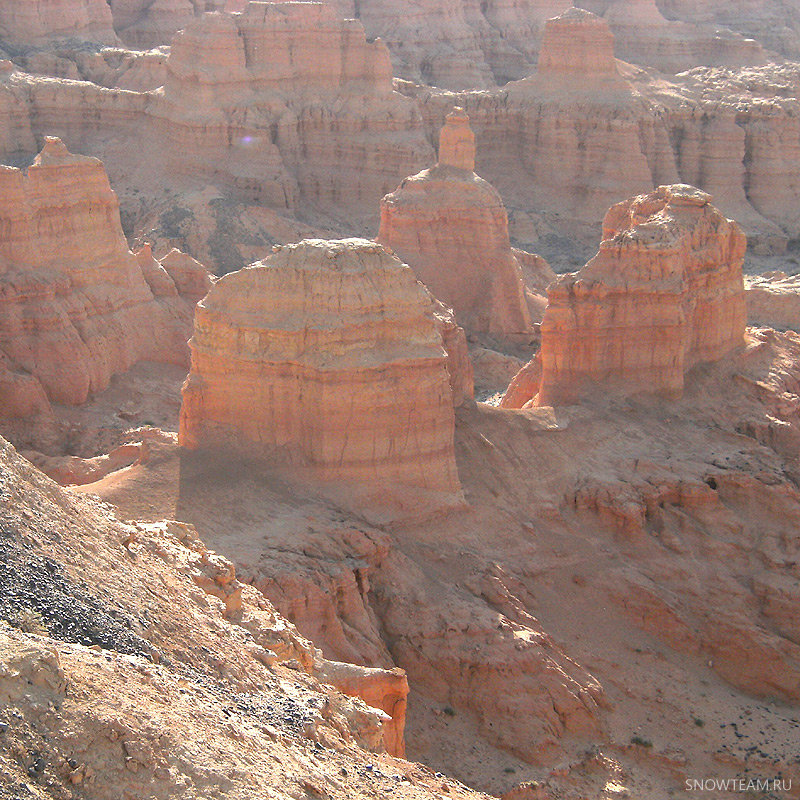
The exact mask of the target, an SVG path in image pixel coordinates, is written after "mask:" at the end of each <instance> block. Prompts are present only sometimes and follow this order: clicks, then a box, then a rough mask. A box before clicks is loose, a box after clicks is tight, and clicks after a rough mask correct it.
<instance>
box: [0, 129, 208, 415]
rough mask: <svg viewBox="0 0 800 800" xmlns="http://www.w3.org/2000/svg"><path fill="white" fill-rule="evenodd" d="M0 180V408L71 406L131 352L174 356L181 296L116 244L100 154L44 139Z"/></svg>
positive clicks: (185, 316)
mask: <svg viewBox="0 0 800 800" xmlns="http://www.w3.org/2000/svg"><path fill="white" fill-rule="evenodd" d="M0 185H2V188H3V191H2V196H3V201H2V205H1V206H0V226H2V230H3V237H2V240H0V307H1V308H2V314H0V354H2V358H1V359H0V368H1V369H2V372H1V373H0V375H2V376H3V377H2V378H0V385H2V387H3V389H2V398H1V399H2V402H0V416H19V415H27V414H28V413H31V412H36V411H41V410H43V409H44V408H46V407H47V402H46V401H47V400H50V401H54V402H59V403H69V404H76V403H82V402H84V401H85V400H86V399H87V397H88V396H89V395H90V394H92V393H94V392H97V391H99V390H102V389H104V388H105V387H106V386H107V385H108V383H109V380H110V378H111V376H112V375H113V374H114V373H116V372H121V371H124V370H126V369H128V368H129V367H131V366H132V365H133V364H134V363H136V362H137V361H139V360H142V359H148V360H155V361H168V362H172V363H178V364H182V363H186V360H187V356H188V353H187V350H186V345H185V340H186V336H187V334H188V333H189V331H190V330H191V307H192V303H191V300H190V301H188V302H187V301H186V300H184V299H183V298H182V297H181V296H179V292H178V290H177V288H176V286H175V282H174V281H173V280H172V279H171V278H170V277H169V275H168V274H167V272H166V271H165V270H163V268H161V267H160V265H159V264H157V262H154V261H153V260H152V256H151V257H150V259H151V261H153V264H152V265H149V264H147V263H144V267H143V264H142V260H137V258H136V257H135V256H134V255H133V253H131V252H130V250H129V249H128V245H127V243H126V241H125V237H124V235H123V233H122V228H121V225H120V219H119V203H118V201H117V197H116V195H115V194H114V192H113V191H112V189H111V187H110V185H109V182H108V177H107V175H106V172H105V169H104V168H103V164H102V162H100V161H98V160H97V159H95V158H89V157H86V156H75V155H72V154H71V153H69V152H68V151H67V149H66V147H65V146H64V144H63V143H62V142H61V141H60V140H59V139H54V138H49V139H47V141H46V143H45V146H44V148H43V149H42V152H41V153H40V154H39V156H38V157H37V158H36V160H35V161H34V163H33V165H32V166H31V167H30V168H29V169H28V170H27V172H24V171H22V170H19V169H15V168H12V167H0ZM151 267H152V268H151Z"/></svg>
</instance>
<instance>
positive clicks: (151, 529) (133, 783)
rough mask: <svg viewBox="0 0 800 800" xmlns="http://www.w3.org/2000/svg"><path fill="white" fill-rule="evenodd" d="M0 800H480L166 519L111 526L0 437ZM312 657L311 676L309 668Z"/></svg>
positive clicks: (103, 512)
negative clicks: (324, 667)
mask: <svg viewBox="0 0 800 800" xmlns="http://www.w3.org/2000/svg"><path fill="white" fill-rule="evenodd" d="M0 584H2V587H3V594H2V597H0V618H2V621H0V798H3V800H6V798H18V797H20V798H40V797H41V798H43V797H52V798H64V799H65V800H66V799H67V798H109V800H111V799H112V798H113V800H121V798H130V799H131V800H133V799H134V798H135V799H136V800H139V799H140V798H145V797H147V798H166V797H170V798H178V797H185V798H214V797H222V796H224V797H228V798H250V797H252V798H255V797H258V798H274V799H276V800H277V798H305V797H315V798H368V797H386V796H389V795H391V796H392V797H399V798H404V797H407V798H411V797H413V798H427V797H434V796H438V795H439V793H440V792H441V791H443V790H444V791H447V792H448V794H449V796H450V797H479V796H481V795H478V794H477V793H471V792H468V791H467V790H466V789H464V788H463V787H461V786H460V785H458V784H457V783H456V782H454V781H452V780H447V781H446V784H447V788H446V789H444V788H443V784H444V783H445V780H444V779H443V778H441V777H436V776H434V774H433V772H432V771H430V770H428V769H427V768H425V767H420V766H418V765H414V764H410V763H408V762H405V761H401V760H398V759H393V758H391V757H389V756H387V755H385V754H383V753H380V752H368V750H367V749H371V750H374V751H382V750H383V742H382V739H383V736H382V724H383V723H384V722H385V721H386V719H385V718H384V716H383V715H381V713H380V712H378V711H376V710H375V709H372V708H369V707H368V706H366V705H365V704H364V703H363V702H362V701H361V700H354V699H351V698H349V697H346V696H344V695H342V694H340V693H339V692H337V691H336V690H334V689H333V688H331V687H330V686H323V685H321V684H320V683H319V682H318V681H317V680H316V679H315V678H313V677H312V676H311V673H312V672H313V671H314V669H315V668H317V667H318V666H319V664H320V659H319V653H318V652H317V651H315V650H314V648H313V646H312V645H311V644H310V643H309V642H308V641H307V640H306V639H304V638H303V637H302V636H300V635H299V634H298V633H297V631H296V629H295V628H294V627H293V626H292V625H290V624H289V623H287V622H286V621H285V620H284V619H283V618H282V617H280V616H279V615H277V614H276V612H275V611H274V609H273V607H272V606H271V605H270V604H269V603H268V602H267V601H265V600H264V599H263V597H262V596H261V595H260V594H259V593H257V592H256V590H254V589H252V588H251V587H249V586H242V585H241V584H239V583H238V581H237V580H236V578H235V576H234V570H233V566H232V565H231V564H230V563H229V562H228V561H226V560H225V559H223V558H221V557H219V556H218V555H216V554H215V553H213V552H210V551H208V550H207V549H206V548H205V547H204V545H203V544H202V543H201V542H200V541H199V540H198V538H197V534H196V533H195V532H194V529H193V528H191V527H190V526H188V525H184V524H182V523H177V522H160V523H150V524H122V523H120V522H119V521H118V520H117V519H116V518H115V517H114V515H113V514H112V513H111V512H110V510H109V509H108V507H106V506H105V505H103V504H101V503H100V502H99V501H97V500H93V499H91V498H88V497H80V496H74V495H70V494H68V493H66V492H65V491H64V490H62V489H60V488H59V487H58V486H57V485H56V484H55V483H53V482H52V481H51V480H49V479H48V478H46V477H45V476H44V475H43V474H42V473H40V472H38V471H37V470H36V469H35V468H33V467H32V466H31V465H30V464H29V463H28V462H27V461H25V460H24V459H23V458H21V457H20V456H19V455H18V454H17V453H16V452H15V450H14V449H13V448H12V447H11V446H10V445H9V444H8V443H7V442H6V441H5V440H3V439H0ZM315 661H316V666H315Z"/></svg>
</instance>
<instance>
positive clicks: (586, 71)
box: [537, 8, 617, 77]
mask: <svg viewBox="0 0 800 800" xmlns="http://www.w3.org/2000/svg"><path fill="white" fill-rule="evenodd" d="M537 70H538V72H539V73H541V74H547V73H556V74H557V75H562V74H564V73H570V74H574V75H580V76H582V77H585V76H586V75H611V74H616V72H617V62H616V61H615V60H614V36H613V35H612V33H611V30H610V29H609V27H608V23H607V22H605V20H602V19H600V18H599V17H597V16H595V15H594V14H592V13H591V11H586V10H584V9H582V8H569V9H567V10H566V11H565V12H564V13H563V14H561V15H560V16H558V17H554V18H553V19H549V20H547V22H546V23H545V26H544V37H543V38H542V48H541V50H540V51H539V62H538V65H537Z"/></svg>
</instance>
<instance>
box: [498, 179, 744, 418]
mask: <svg viewBox="0 0 800 800" xmlns="http://www.w3.org/2000/svg"><path fill="white" fill-rule="evenodd" d="M745 249H746V240H745V237H744V234H743V233H742V232H741V230H740V228H739V226H738V225H737V224H736V223H735V222H733V221H732V220H729V219H726V218H725V217H724V216H723V215H722V214H721V213H720V212H719V211H718V210H717V209H716V208H714V206H712V205H711V196H710V195H708V194H706V193H705V192H701V191H700V190H699V189H695V188H694V187H691V186H687V185H684V184H675V185H672V186H660V187H659V188H658V189H656V190H655V191H653V192H651V193H650V194H646V195H640V196H638V197H634V198H632V199H630V200H626V201H625V202H622V203H618V204H617V205H615V206H612V208H611V209H610V210H609V211H608V213H607V214H606V217H605V220H604V221H603V241H602V242H601V243H600V250H599V252H598V253H597V255H596V256H595V257H594V258H593V259H592V260H591V261H590V262H589V263H588V264H587V265H586V266H585V267H583V268H582V269H581V270H579V271H578V272H576V273H569V274H566V275H562V276H561V277H560V278H559V279H558V280H557V281H556V282H555V283H553V284H552V285H551V286H550V289H549V292H548V305H547V308H546V310H545V313H544V319H543V320H542V325H541V331H542V347H541V350H540V352H539V353H538V354H537V357H536V361H537V363H535V364H532V365H528V366H527V367H525V368H523V370H521V372H520V373H519V375H518V376H517V377H516V378H515V379H514V381H512V383H511V385H510V386H509V389H508V392H507V396H506V398H504V403H503V405H504V406H506V407H519V406H522V405H525V404H526V403H529V402H530V401H531V400H532V399H533V397H534V395H537V393H538V396H537V397H536V399H535V400H534V403H535V404H536V405H554V404H560V403H568V402H571V401H574V400H577V399H579V398H580V397H581V396H582V395H584V394H586V393H587V392H589V391H595V392H596V391H598V390H599V389H601V388H602V389H613V390H618V389H622V390H624V391H626V392H641V391H645V392H654V393H659V394H663V395H666V396H668V397H673V398H676V397H680V396H681V394H682V393H683V387H684V377H685V374H686V372H687V371H688V370H690V369H691V368H692V367H694V366H695V365H697V364H699V363H702V362H710V361H716V360H718V359H720V358H722V357H723V356H724V355H726V354H728V353H730V352H731V351H733V350H735V349H737V348H739V347H741V346H742V345H743V342H744V329H745V324H746V319H747V314H746V309H745V295H744V286H743V280H742V262H743V259H744V253H745Z"/></svg>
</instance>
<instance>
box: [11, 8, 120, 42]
mask: <svg viewBox="0 0 800 800" xmlns="http://www.w3.org/2000/svg"><path fill="white" fill-rule="evenodd" d="M66 38H75V39H85V40H88V41H92V42H99V43H103V44H113V43H114V42H117V41H118V40H117V37H116V36H115V34H114V28H113V24H112V19H111V11H110V10H109V7H108V3H106V1H105V0H25V1H24V2H18V0H0V40H2V42H3V44H4V45H6V46H8V45H11V46H13V47H18V48H25V47H28V46H31V45H41V44H43V43H44V42H47V41H48V40H52V39H66Z"/></svg>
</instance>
